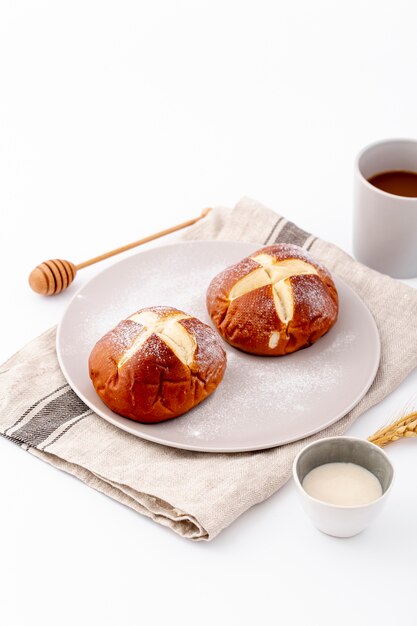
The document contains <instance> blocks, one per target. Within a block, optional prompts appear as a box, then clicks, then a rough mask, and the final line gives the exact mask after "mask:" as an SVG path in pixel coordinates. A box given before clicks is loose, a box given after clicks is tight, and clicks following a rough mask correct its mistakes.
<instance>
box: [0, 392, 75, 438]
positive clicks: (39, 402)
mask: <svg viewBox="0 0 417 626" xmlns="http://www.w3.org/2000/svg"><path fill="white" fill-rule="evenodd" d="M65 387H69V384H68V383H65V385H61V387H58V389H55V390H54V391H51V393H48V394H46V396H43V397H42V398H40V399H39V400H37V401H36V402H34V403H33V404H32V405H31V406H30V407H29V408H28V409H26V411H25V412H24V413H23V414H22V415H21V416H20V417H19V419H17V420H16V421H15V422H13V424H12V425H11V426H9V427H8V428H6V430H5V431H4V433H3V435H4V436H5V437H6V436H8V435H7V432H8V431H9V430H12V429H13V428H15V427H16V426H17V425H18V424H20V422H22V421H23V420H24V419H25V417H26V416H27V415H29V413H30V412H31V411H33V409H36V407H37V406H38V405H39V404H41V402H43V401H44V400H46V399H47V398H50V397H51V396H53V395H54V394H55V393H58V391H61V389H65Z"/></svg>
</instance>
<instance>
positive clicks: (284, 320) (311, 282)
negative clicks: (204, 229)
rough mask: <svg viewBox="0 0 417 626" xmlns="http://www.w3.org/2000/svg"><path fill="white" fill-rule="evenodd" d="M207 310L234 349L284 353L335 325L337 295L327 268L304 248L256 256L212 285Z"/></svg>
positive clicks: (264, 251)
mask: <svg viewBox="0 0 417 626" xmlns="http://www.w3.org/2000/svg"><path fill="white" fill-rule="evenodd" d="M207 309H208V312H209V314H210V316H211V319H212V320H213V322H214V324H215V325H216V327H217V329H218V331H219V333H220V334H221V335H222V337H224V339H225V340H226V341H227V342H228V343H230V344H231V345H232V346H234V347H235V348H239V349H240V350H244V351H245V352H250V353H252V354H263V355H283V354H288V353H290V352H294V351H295V350H299V349H300V348H304V347H306V346H309V345H311V344H312V343H314V342H315V341H317V339H319V338H320V337H321V336H322V335H324V334H325V333H327V331H328V330H329V329H330V328H331V327H332V326H333V324H334V323H335V322H336V319H337V313H338V296H337V291H336V287H335V285H334V283H333V280H332V278H331V275H330V273H329V272H328V270H327V269H326V268H325V267H324V266H323V265H321V264H320V263H318V262H317V261H315V260H314V259H313V257H312V256H311V255H310V254H308V253H307V252H305V251H304V250H303V249H302V248H300V247H298V246H295V245H291V244H285V243H282V244H276V245H273V246H267V247H266V248H261V249H260V250H257V251H256V252H254V253H253V254H252V255H251V256H249V257H247V258H246V259H243V260H242V261H240V262H239V263H236V265H232V266H231V267H229V268H227V269H225V270H224V271H223V272H221V273H220V274H218V275H217V276H216V277H215V278H214V279H213V280H212V282H211V284H210V286H209V288H208V291H207Z"/></svg>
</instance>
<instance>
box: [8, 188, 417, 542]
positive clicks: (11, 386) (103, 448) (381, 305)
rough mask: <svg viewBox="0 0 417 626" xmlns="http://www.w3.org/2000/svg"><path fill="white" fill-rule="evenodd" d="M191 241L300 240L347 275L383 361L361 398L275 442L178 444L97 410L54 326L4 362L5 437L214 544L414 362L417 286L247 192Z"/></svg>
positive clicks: (176, 528) (189, 534)
mask: <svg viewBox="0 0 417 626" xmlns="http://www.w3.org/2000/svg"><path fill="white" fill-rule="evenodd" d="M186 239H206V240H207V239H224V240H235V241H236V240H240V241H253V242H255V245H254V249H255V248H256V247H259V244H268V243H274V242H290V243H295V244H297V245H300V246H302V247H303V248H305V249H306V250H310V251H311V253H312V254H313V255H314V256H315V257H317V258H318V259H319V260H320V261H322V262H323V263H324V264H325V265H326V266H327V267H328V268H329V269H330V270H331V271H332V272H333V273H334V274H336V275H338V276H340V277H341V278H342V279H343V280H345V281H346V282H347V283H348V284H349V285H350V286H351V287H352V288H353V289H354V290H355V291H356V292H357V293H358V294H359V296H360V297H361V298H362V299H363V300H364V302H365V303H366V304H367V306H368V307H369V309H370V310H371V312H372V314H373V316H374V318H375V321H376V323H377V326H378V329H379V333H380V338H381V347H382V351H381V362H380V367H379V370H378V373H377V376H376V378H375V380H374V382H373V384H372V386H371V388H370V389H369V391H368V393H367V394H366V396H365V397H364V398H363V399H362V400H361V401H360V402H359V404H357V405H356V407H355V408H354V409H353V410H352V411H350V412H349V413H348V414H347V415H346V416H345V417H343V418H342V419H340V420H339V421H338V422H337V423H336V424H333V425H332V426H330V427H329V428H327V429H326V430H324V431H322V432H321V433H319V434H317V435H314V436H313V437H309V438H308V439H304V440H303V441H299V442H295V443H292V444H288V445H285V446H281V447H278V448H273V449H270V450H263V451H257V452H246V453H238V454H207V453H201V452H189V451H186V450H177V449H175V448H169V447H165V446H161V445H158V444H154V443H151V442H148V441H144V440H142V439H139V438H137V437H134V436H133V435H130V434H128V433H125V432H123V431H121V430H118V429H117V428H116V427H114V426H112V425H111V424H109V423H107V422H106V421H105V420H103V419H102V418H100V417H99V416H97V415H96V414H95V413H94V412H93V411H91V410H90V409H89V408H88V407H87V406H86V405H85V404H84V403H83V402H82V401H81V400H80V399H79V398H78V397H77V396H76V394H75V393H74V392H73V391H72V389H71V388H70V387H69V385H68V384H67V382H66V380H65V379H64V377H63V375H62V373H61V370H60V368H59V365H58V361H57V358H56V353H55V329H54V328H53V329H50V330H48V331H47V332H46V333H44V334H42V335H41V336H40V337H37V338H36V339H34V340H33V341H32V342H30V343H29V344H28V345H27V346H25V347H24V348H23V349H22V350H20V351H19V352H18V353H17V354H15V355H14V356H13V357H12V358H10V359H9V360H8V361H7V362H6V363H5V364H4V365H3V366H1V367H0V434H2V435H3V436H4V437H7V438H8V439H10V440H11V441H13V442H14V443H16V444H18V445H19V446H21V447H22V448H23V449H24V450H27V451H28V452H29V453H30V454H33V455H34V456H37V457H39V458H40V459H42V460H44V461H46V462H48V463H50V464H51V465H53V466H55V467H57V468H59V469H61V470H64V471H66V472H68V473H70V474H73V475H74V476H76V477H77V478H79V479H80V480H82V481H83V482H85V483H86V484H87V485H90V486H91V487H93V488H94V489H97V490H99V491H101V492H103V493H105V494H106V495H108V496H110V497H112V498H114V499H115V500H117V501H119V502H121V503H123V504H126V505H127V506H129V507H131V508H132V509H134V510H136V511H138V512H139V513H142V514H143V515H146V516H148V517H150V518H152V519H153V520H154V521H156V522H158V523H159V524H162V525H164V526H168V527H169V528H171V529H172V530H174V531H175V532H177V533H178V534H180V535H182V536H183V537H186V538H188V539H193V540H211V539H213V538H214V537H215V536H216V535H218V534H219V533H220V532H221V530H222V529H223V528H225V527H226V526H228V525H229V524H231V523H232V522H233V521H234V520H235V519H236V518H237V517H238V516H239V515H241V514H242V513H243V512H244V511H246V510H247V509H249V508H250V507H252V506H253V505H254V504H256V503H258V502H261V501H263V500H265V499H266V498H268V497H269V496H270V495H272V494H273V493H274V492H275V491H277V490H278V489H279V488H280V487H281V486H282V485H283V484H284V483H285V482H286V481H287V479H288V478H289V477H290V474H291V464H292V461H293V459H294V457H295V455H296V454H297V452H298V451H299V450H300V448H301V447H302V446H304V445H305V444H306V443H307V442H308V441H312V440H313V439H315V438H318V437H323V436H331V435H340V434H342V433H344V432H345V431H346V430H347V428H348V427H349V426H350V425H351V424H352V423H353V422H354V421H355V420H356V419H357V418H358V417H359V416H360V415H361V414H362V413H363V412H364V411H366V410H367V409H369V408H370V407H371V406H373V405H374V404H376V403H377V402H379V401H380V400H382V399H383V398H384V397H385V396H386V395H388V394H389V393H390V392H391V391H392V390H393V389H395V387H396V386H397V385H398V384H399V383H400V382H401V381H402V380H403V379H404V378H405V377H406V376H407V374H408V373H409V372H410V371H411V370H412V369H413V368H414V367H415V366H416V365H417V324H416V323H415V316H416V310H417V291H416V290H414V289H413V288H411V287H408V286H406V285H404V284H402V283H400V282H398V281H396V280H394V279H392V278H389V277H388V276H384V275H382V274H379V273H378V272H375V271H373V270H371V269H369V268H367V267H365V266H363V265H361V264H360V263H358V262H356V261H355V260H353V259H352V258H351V257H350V256H349V255H347V254H346V253H345V252H343V251H342V250H340V249H339V248H337V247H336V246H334V245H332V244H330V243H327V242H325V241H322V240H320V239H318V238H316V237H314V236H313V235H311V234H309V233H307V232H306V231H304V230H302V229H301V228H299V227H298V226H296V225H295V224H293V223H292V222H290V221H289V220H287V219H286V218H284V217H283V216H280V215H277V214H276V213H274V212H273V211H271V210H269V209H267V208H265V207H263V206H262V205H261V204H259V203H257V202H255V201H253V200H250V199H247V198H245V199H243V200H241V201H240V202H239V203H238V204H237V205H236V207H235V208H234V209H233V210H228V209H224V208H219V209H216V210H215V211H213V213H212V214H211V215H210V216H209V217H208V218H206V219H205V220H202V221H201V222H199V223H197V224H196V225H195V226H194V227H192V228H190V229H189V230H188V231H187V234H186ZM346 384H347V385H348V384H349V381H346Z"/></svg>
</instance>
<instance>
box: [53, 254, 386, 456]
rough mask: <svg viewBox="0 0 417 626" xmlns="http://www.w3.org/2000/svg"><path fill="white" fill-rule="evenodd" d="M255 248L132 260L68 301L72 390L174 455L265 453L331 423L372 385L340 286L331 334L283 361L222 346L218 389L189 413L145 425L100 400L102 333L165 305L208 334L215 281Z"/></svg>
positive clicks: (362, 335)
mask: <svg viewBox="0 0 417 626" xmlns="http://www.w3.org/2000/svg"><path fill="white" fill-rule="evenodd" d="M258 247H259V246H256V245H253V246H251V245H250V244H237V243H230V244H227V243H224V242H207V243H204V242H200V243H194V242H193V243H187V244H178V245H171V246H166V247H163V248H159V249H158V248H155V249H151V250H148V251H146V252H145V253H142V254H138V255H137V256H135V257H130V258H128V259H126V260H125V261H123V262H122V263H119V264H117V265H114V266H112V267H111V268H109V269H108V270H107V271H106V272H104V273H102V274H99V275H98V276H97V277H96V279H95V280H94V281H92V282H90V283H89V284H87V285H86V286H85V288H84V289H83V290H82V292H81V293H80V294H79V296H78V297H77V298H76V299H75V300H74V301H73V303H72V304H71V305H70V307H69V309H68V312H67V314H66V316H65V318H64V320H63V323H62V329H61V333H60V334H61V340H60V350H61V358H62V361H63V362H64V361H65V367H66V370H67V374H68V375H69V377H70V379H71V384H72V385H73V386H74V388H75V389H76V390H77V391H78V392H79V393H80V394H81V395H82V396H83V398H84V399H86V400H87V401H88V403H89V404H90V406H93V407H94V408H95V409H96V410H98V411H99V412H100V413H101V414H102V415H103V416H105V417H106V418H107V419H109V420H112V421H113V423H117V424H119V425H120V426H121V427H126V424H127V426H128V428H129V429H131V430H133V431H134V432H136V433H137V434H139V435H140V436H144V437H145V438H147V437H150V438H156V439H157V440H158V441H163V442H165V443H168V445H178V446H179V447H191V448H193V447H194V448H197V449H206V450H210V449H212V450H219V449H223V450H239V449H250V448H253V449H254V448H257V447H267V446H268V445H277V444H278V443H280V442H282V441H290V440H293V439H296V438H299V437H302V436H304V435H305V434H306V433H310V432H313V431H314V430H318V429H320V428H322V427H324V426H325V425H327V424H328V423H330V422H331V421H334V419H335V418H336V417H338V416H340V415H342V414H343V413H344V412H346V410H347V409H348V408H349V407H350V405H352V403H353V402H354V401H355V399H356V400H357V399H358V398H359V397H360V396H361V395H362V394H363V393H364V391H365V390H366V388H367V386H368V385H369V383H370V381H371V380H372V377H373V374H374V373H375V372H374V370H375V350H377V347H375V345H376V346H378V344H375V328H374V325H373V321H372V319H371V318H370V315H369V313H368V312H367V310H366V309H364V305H363V304H362V302H361V301H360V300H359V298H358V297H357V296H355V294H354V293H353V292H352V291H351V290H350V289H349V288H348V287H346V285H345V284H344V283H342V282H341V281H338V280H337V279H336V286H337V289H338V292H339V297H340V307H339V319H338V321H337V322H336V324H335V326H334V327H333V328H332V329H331V330H330V331H329V333H327V334H326V335H325V336H324V337H322V338H321V339H319V340H318V341H317V343H315V344H314V345H313V346H311V347H309V348H306V349H304V350H301V351H299V352H296V353H294V354H291V355H287V356H284V357H259V356H253V355H248V354H245V353H243V352H239V351H238V350H235V349H234V348H232V347H231V346H229V345H228V344H226V343H225V342H224V341H223V340H221V339H220V342H221V345H222V346H223V348H224V349H225V351H226V353H227V359H228V364H227V368H226V372H225V375H224V378H223V381H222V382H221V383H220V385H219V387H218V388H217V390H216V391H215V392H214V393H213V394H212V395H211V396H210V397H209V398H207V399H206V400H204V401H203V402H202V403H201V404H200V405H198V406H197V407H195V408H194V409H193V410H192V411H190V412H188V413H187V414H185V415H183V416H181V417H179V418H176V419H174V420H170V421H167V422H163V423H161V424H155V425H145V424H139V423H135V422H132V421H131V420H127V419H125V418H121V417H118V416H116V415H115V414H113V413H111V411H109V410H108V409H106V407H104V405H102V404H101V403H98V402H97V396H96V394H95V391H94V389H93V387H92V385H91V382H90V380H89V377H88V368H87V361H88V356H89V353H90V351H91V349H92V347H93V345H94V344H95V343H96V341H97V340H98V339H99V338H100V337H101V336H102V335H103V334H105V333H106V332H107V331H108V330H109V329H110V328H112V327H114V326H115V325H116V324H117V323H118V322H119V321H120V320H121V319H125V318H127V317H128V316H129V315H132V313H134V312H135V311H137V310H138V309H141V308H145V307H149V306H155V305H162V304H164V305H168V306H172V307H175V308H177V309H179V310H180V311H185V312H187V313H188V314H190V315H193V316H195V317H198V318H199V319H201V320H202V321H203V322H205V323H207V324H209V325H210V326H211V327H212V326H213V325H212V323H211V321H210V318H209V316H208V313H207V311H206V305H205V299H206V289H207V287H208V285H209V284H210V282H211V280H212V278H213V277H214V276H215V275H216V274H218V273H219V272H220V271H221V270H223V269H224V268H225V267H228V266H230V265H232V264H234V263H236V262H237V261H238V260H239V259H241V258H242V257H245V256H248V255H250V254H252V253H253V252H254V251H255V250H256V249H257V248H258ZM187 321H188V320H185V321H183V322H182V323H183V324H185V323H186V322H187ZM126 333H128V334H129V333H130V331H129V330H127V329H126Z"/></svg>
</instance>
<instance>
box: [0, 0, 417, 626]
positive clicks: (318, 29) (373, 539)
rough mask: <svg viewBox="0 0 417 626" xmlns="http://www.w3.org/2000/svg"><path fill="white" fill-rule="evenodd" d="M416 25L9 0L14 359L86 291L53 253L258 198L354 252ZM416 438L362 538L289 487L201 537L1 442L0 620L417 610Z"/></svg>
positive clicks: (3, 53)
mask: <svg viewBox="0 0 417 626" xmlns="http://www.w3.org/2000/svg"><path fill="white" fill-rule="evenodd" d="M416 26H417V6H416V4H415V2H413V1H412V0H410V1H408V2H406V1H399V0H396V1H395V2H394V1H392V2H383V1H381V0H379V1H375V2H373V1H372V2H369V1H362V2H356V1H355V2H346V3H342V2H331V1H328V2H324V1H316V2H308V1H299V2H282V1H279V2H278V1H276V2H272V1H271V2H265V1H262V0H257V1H256V2H245V1H242V0H241V1H239V2H230V1H229V2H228V1H222V2H218V1H214V0H211V1H207V2H202V1H194V2H192V1H189V2H172V1H171V2H168V1H164V2H162V1H158V2H150V1H149V2H139V1H136V2H135V1H132V2H124V1H120V0H119V1H114V2H107V1H103V0H102V1H97V2H93V1H89V0H82V1H79V0H72V1H71V2H63V1H57V0H55V1H50V2H46V1H45V2H39V1H28V2H22V1H20V0H1V1H0V211H1V222H0V268H1V270H0V271H1V322H2V332H1V342H0V359H1V361H4V360H5V359H6V358H7V357H8V356H10V354H11V353H12V352H15V351H16V350H17V349H18V348H19V347H20V346H21V345H22V344H24V343H25V342H26V341H28V340H30V339H31V338H32V337H34V336H35V335H36V334H38V333H40V332H41V331H43V330H45V329H47V328H48V327H49V326H51V325H52V324H55V323H57V322H58V321H59V318H60V316H61V315H62V313H63V311H64V309H65V307H66V304H67V303H68V300H69V298H70V297H71V295H72V294H73V293H74V291H75V285H73V287H72V289H70V290H69V291H68V292H67V293H65V294H63V295H61V296H59V297H56V298H52V299H46V298H41V297H39V296H36V295H35V294H33V293H31V292H30V290H29V288H28V286H27V275H28V273H29V271H30V269H31V268H32V267H33V266H34V265H36V264H37V263H39V262H40V261H42V260H44V259H47V258H54V257H60V258H68V259H70V260H72V261H74V262H80V261H82V260H84V259H86V258H89V257H91V256H94V255H96V254H98V253H101V252H103V251H105V250H107V249H110V248H112V247H116V246H118V245H122V244H124V243H127V242H129V241H130V240H134V239H137V238H139V237H141V236H144V235H146V234H149V233H152V232H153V231H156V230H159V229H161V228H164V227H166V226H169V225H171V224H175V223H177V222H180V221H183V220H185V219H188V218H190V217H193V216H194V215H198V213H199V212H200V210H201V209H202V208H203V207H205V206H212V205H217V204H222V205H227V206H232V205H233V204H234V203H235V202H236V201H237V200H238V199H239V198H240V197H241V196H242V195H249V196H252V197H254V198H257V199H258V200H260V201H262V202H263V203H265V204H267V205H268V206H270V207H271V208H275V209H277V210H278V211H280V212H282V213H284V214H285V215H286V216H287V217H289V218H290V219H292V220H293V221H296V222H297V223H299V224H300V225H301V226H303V227H304V228H305V229H307V230H310V231H313V232H314V233H316V234H317V235H319V236H321V237H323V238H325V239H329V240H332V241H334V242H335V243H337V244H339V245H340V246H341V247H343V248H344V249H346V250H348V251H350V250H351V212H352V164H353V160H354V156H355V154H356V153H357V151H358V150H359V149H360V148H361V147H362V146H363V145H365V144H367V143H369V142H370V141H373V140H376V139H379V138H385V137H390V136H405V137H415V136H417V128H416V126H417V116H416V96H417V89H416V61H417V37H416ZM104 266H105V264H102V265H101V268H102V267H104ZM97 270H98V267H97V266H96V267H92V268H89V269H86V270H83V272H82V273H80V274H79V276H78V277H77V280H76V285H77V286H80V285H81V284H82V283H83V281H86V280H87V279H88V278H89V277H91V276H93V275H94V273H95V272H96V271H97ZM414 282H415V284H416V285H417V281H414ZM393 306H395V303H393ZM399 314H401V312H399ZM416 384H417V374H416V373H414V374H412V375H410V377H409V379H408V380H407V381H405V382H404V383H403V384H402V385H401V387H400V388H399V389H398V390H397V391H396V392H394V393H393V394H392V395H391V396H390V397H389V398H387V399H386V400H385V401H384V402H383V403H381V404H380V405H379V406H378V407H376V408H374V409H373V410H371V411H369V412H368V413H366V414H365V415H363V416H362V417H361V418H360V419H359V420H358V422H357V423H356V424H355V426H354V427H353V428H351V430H350V431H349V432H350V434H353V435H358V436H364V437H365V436H367V435H369V434H370V433H371V432H373V431H374V430H375V429H376V428H378V427H379V426H380V425H382V424H383V423H385V422H386V421H388V420H390V419H391V418H392V417H394V416H395V414H396V413H397V412H398V410H400V409H401V408H402V407H403V406H404V405H405V404H406V403H407V402H408V401H409V400H410V397H412V396H413V394H414V393H415V390H416V389H417V386H416ZM416 446H417V441H416V442H415V441H414V440H407V441H404V442H401V443H398V444H395V445H393V446H392V447H390V448H389V449H388V453H389V456H390V458H391V459H392V461H393V462H394V464H395V467H396V470H397V480H396V484H395V488H394V490H393V492H392V495H391V497H390V500H389V502H388V503H387V507H386V509H385V511H384V513H383V514H382V515H381V517H380V518H379V519H378V520H377V521H376V522H375V524H374V525H373V526H372V527H371V528H370V529H368V530H367V531H365V532H364V533H363V534H362V535H359V536H357V537H356V538H353V539H350V540H337V539H333V538H330V537H327V536H325V535H322V534H320V533H319V532H318V531H316V530H315V529H314V528H313V527H312V526H311V525H310V523H309V521H308V520H307V519H306V518H305V516H304V514H303V513H302V511H301V509H300V507H299V504H298V501H297V499H296V493H295V489H294V487H293V485H292V484H291V483H288V484H287V485H286V486H285V487H284V488H283V489H282V490H281V491H280V492H278V493H277V494H276V495H275V496H273V497H272V498H271V499H270V500H269V501H267V502H265V503H263V504H261V505H259V506H257V507H255V508H254V509H252V510H250V511H249V512H247V513H246V514H245V515H243V516H242V517H241V518H240V519H239V520H238V521H237V522H235V523H234V524H233V525H232V526H231V527H229V528H228V529H227V530H225V531H224V532H223V533H222V534H221V535H220V536H219V537H218V538H217V539H215V541H214V542H212V543H209V544H202V543H199V544H194V543H191V542H187V541H186V540H183V539H181V538H179V537H177V536H176V535H175V534H174V533H172V532H171V531H169V530H166V529H164V528H161V527H159V526H157V525H156V524H154V523H153V522H151V521H149V520H147V519H145V518H143V517H141V516H139V515H137V514H136V513H133V512H132V511H130V510H129V509H127V508H125V507H123V506H121V505H118V504H116V503H115V502H113V501H112V500H110V499H108V498H106V497H104V496H103V495H100V494H99V493H96V492H94V491H92V490H91V489H89V488H87V487H86V486H84V485H83V484H82V483H80V482H78V481H77V480H75V479H74V478H71V477H69V476H67V475H65V474H62V473H61V472H59V471H57V470H55V469H52V468H51V467H49V466H48V465H46V464H44V463H41V462H40V461H38V460H36V459H34V458H32V457H31V456H30V455H28V454H25V453H24V452H23V451H21V450H20V449H19V448H17V447H15V446H13V445H12V444H11V443H9V442H8V441H5V440H0V476H1V479H0V480H1V496H0V497H1V500H0V507H1V509H0V533H1V544H0V546H1V547H0V594H1V601H0V621H1V623H2V624H5V625H7V626H9V625H15V624H18V625H19V626H20V624H24V623H35V624H47V625H49V624H58V623H59V624H64V625H66V624H81V625H84V624H101V625H103V626H104V625H105V626H107V625H109V626H112V625H114V624H128V625H130V624H142V623H153V624H158V625H159V624H165V623H171V624H184V623H186V622H190V621H193V623H198V624H214V623H217V624H221V625H223V624H232V625H241V624H274V623H280V624H286V625H287V624H320V625H322V624H325V625H327V624H335V623H338V624H342V625H344V624H353V623H357V624H360V625H362V624H364V625H370V624H372V625H373V624H392V623H398V624H402V625H408V624H410V625H411V624H415V623H416V619H417V618H416V608H415V588H416V580H417V564H416V557H417V539H416V532H415V528H416V520H417V513H416V510H417V490H416V483H415V475H416V472H415V467H416V449H417V448H416Z"/></svg>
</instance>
